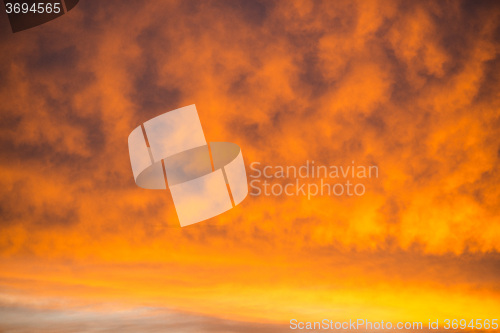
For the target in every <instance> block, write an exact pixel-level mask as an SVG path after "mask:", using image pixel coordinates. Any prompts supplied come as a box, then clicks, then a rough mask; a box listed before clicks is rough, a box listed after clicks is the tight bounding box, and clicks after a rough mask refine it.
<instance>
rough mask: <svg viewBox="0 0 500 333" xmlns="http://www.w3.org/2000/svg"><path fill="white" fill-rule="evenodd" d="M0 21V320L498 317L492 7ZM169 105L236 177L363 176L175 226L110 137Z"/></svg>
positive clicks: (169, 7)
mask: <svg viewBox="0 0 500 333" xmlns="http://www.w3.org/2000/svg"><path fill="white" fill-rule="evenodd" d="M0 16H1V17H2V19H0V23H1V24H0V36H1V38H0V48H1V50H2V51H1V52H0V77H1V84H0V98H1V100H2V103H1V105H0V110H1V112H0V119H1V121H0V126H2V128H1V131H0V145H1V153H0V169H1V174H2V177H1V179H0V182H1V186H0V216H1V224H0V330H1V329H2V328H9V327H11V326H8V325H17V324H15V318H17V317H16V315H19V316H20V317H23V316H25V313H31V314H33V313H36V314H37V315H38V316H39V317H36V318H42V319H43V318H45V319H47V318H48V319H47V323H49V324H47V325H48V327H49V326H50V323H54V322H56V323H59V325H60V326H59V328H60V331H65V330H69V329H68V328H67V327H66V326H64V325H62V324H61V322H58V321H57V319H53V316H55V314H61V313H62V314H64V313H65V312H58V311H66V310H68V309H69V310H70V311H76V312H75V313H84V314H85V315H84V316H83V317H81V318H80V317H78V318H76V317H71V316H70V317H69V318H73V319H74V322H75V323H76V322H77V323H80V321H82V322H91V321H92V320H94V319H92V318H94V317H92V316H94V315H95V313H99V314H100V315H102V316H104V318H105V319H106V325H107V324H110V323H111V322H114V321H116V320H118V319H116V318H118V317H114V316H115V315H117V314H118V315H119V314H120V313H121V312H119V311H125V312H123V313H124V315H123V316H124V317H127V318H129V317H130V313H129V312H127V311H135V310H134V309H146V310H145V311H146V312H147V313H149V312H148V311H153V310H150V309H160V310H158V311H160V313H164V312H163V311H166V312H168V313H171V314H172V315H171V317H168V318H173V319H168V320H166V322H163V321H162V322H160V323H158V325H159V326H160V327H162V325H167V324H168V325H171V326H169V327H173V328H175V330H174V331H176V332H183V331H182V329H184V328H186V327H187V325H188V323H191V324H192V323H193V322H194V321H196V322H199V323H201V324H199V325H200V326H199V327H202V328H203V327H204V328H206V331H210V330H211V331H213V332H218V331H222V328H221V327H223V328H224V329H226V330H227V331H228V332H233V331H235V332H247V331H256V330H258V328H260V329H262V331H265V329H268V330H269V332H276V331H277V330H278V329H279V328H281V327H284V328H285V331H287V329H286V328H287V327H288V326H287V323H288V321H289V320H290V319H292V318H297V319H299V320H321V319H323V318H331V319H339V320H345V319H347V320H348V319H350V318H359V317H362V318H368V319H372V320H384V321H387V320H390V321H398V320H421V321H423V322H425V323H427V320H428V319H434V318H435V319H437V318H440V319H444V318H458V319H460V318H466V319H470V318H494V316H495V315H496V316H498V311H497V310H498V309H499V308H500V283H499V281H500V279H499V276H500V271H499V267H500V255H499V251H500V242H499V241H498V239H500V187H499V185H500V173H499V172H498V170H499V166H500V135H499V132H500V130H499V129H500V113H499V111H498V110H499V107H500V98H499V87H500V86H499V82H500V81H499V79H500V77H499V73H500V57H499V51H500V44H499V41H500V23H499V22H500V6H498V3H496V2H487V1H480V2H472V1H470V2H459V1H456V2H450V3H444V2H427V1H421V2H415V3H410V2H403V1H402V2H398V1H383V2H382V1H381V2H375V1H358V2H350V1H349V2H348V1H336V2H324V3H313V2H310V1H293V2H291V1H278V2H262V3H261V2H247V1H211V2H196V1H163V2H161V3H160V2H153V1H151V2H142V1H141V2H127V3H126V4H123V2H120V3H118V2H113V1H88V0H87V1H84V0H82V1H81V3H80V4H79V5H78V6H77V7H75V9H74V10H72V11H71V12H69V13H68V14H67V15H64V16H62V17H60V18H58V19H56V20H54V21H52V22H49V23H47V24H44V25H42V26H39V27H36V28H33V29H30V30H27V31H23V32H20V33H16V34H12V33H11V32H10V27H9V26H8V21H7V18H6V16H5V15H0ZM190 104H196V106H197V109H198V113H199V116H200V119H201V122H202V124H203V128H204V131H205V135H206V137H207V139H208V140H209V141H228V142H234V143H237V144H238V145H239V146H240V147H241V149H242V152H243V157H244V159H245V163H246V165H247V173H249V174H250V169H249V165H250V163H252V162H255V161H258V162H261V163H262V164H265V165H296V166H300V165H303V164H304V163H305V162H306V161H307V160H309V161H311V160H314V161H315V162H316V163H318V164H323V165H349V164H350V163H351V161H356V163H357V164H361V165H377V166H378V167H379V170H380V175H379V178H378V179H372V180H371V181H369V182H367V185H366V188H367V190H366V194H365V195H364V196H362V197H353V198H348V197H339V198H337V197H328V196H323V197H316V198H312V199H311V200H308V199H307V197H301V196H298V197H266V196H259V197H252V196H249V197H248V198H247V199H246V200H245V201H244V202H243V203H241V204H240V205H239V206H237V207H236V208H235V209H233V210H231V211H229V212H227V213H225V214H223V215H221V216H219V217H216V218H213V219H211V220H210V221H207V222H202V223H199V224H196V225H193V226H189V227H186V228H182V229H181V228H176V227H175V226H176V225H178V221H177V217H176V213H175V209H174V206H173V203H172V202H171V200H170V199H169V197H168V195H167V193H166V192H161V191H153V190H143V189H140V188H138V187H136V185H135V184H134V181H133V177H132V171H131V167H130V161H129V156H128V148H127V137H128V135H129V133H130V132H131V131H132V129H134V128H135V127H137V126H138V125H139V124H141V123H143V122H144V121H146V120H148V119H151V118H152V117H154V116H156V115H159V114H161V113H163V112H166V111H168V110H172V109H175V108H178V107H182V106H186V105H190ZM495 310H496V311H495ZM141 311H143V310H141ZM141 311H139V314H138V317H139V318H142V316H143V312H141ZM154 311H157V310H154ZM154 311H153V312H154ZM72 313H73V312H72ZM134 313H135V312H134ZM154 313H155V315H156V312H154ZM86 315H88V317H86ZM160 317H162V315H160ZM12 318H14V319H12ZM57 318H59V317H57ZM99 318H100V317H99ZM155 318H156V317H155ZM1 319H3V320H1ZM162 320H163V319H162ZM2 321H3V322H5V324H4V325H3V326H2ZM68 321H69V323H70V324H71V319H68ZM228 321H229V322H230V323H231V322H232V321H236V322H238V324H234V323H233V324H227V323H228ZM240 321H241V323H239V322H240ZM128 324H129V325H130V327H134V326H133V325H137V323H136V322H135V321H134V322H130V323H128ZM282 324H284V326H274V325H282ZM26 325H28V324H26ZM54 325H55V324H54ZM61 325H62V326H61ZM68 325H69V324H68ZM103 325H105V324H104V322H103ZM224 325H234V326H231V327H233V328H232V329H231V328H227V326H224ZM255 325H262V326H255ZM12 327H14V326H12ZM209 328H210V330H209ZM185 331H186V332H191V331H189V330H188V329H187V328H186V330H185ZM266 332H267V331H266Z"/></svg>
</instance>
